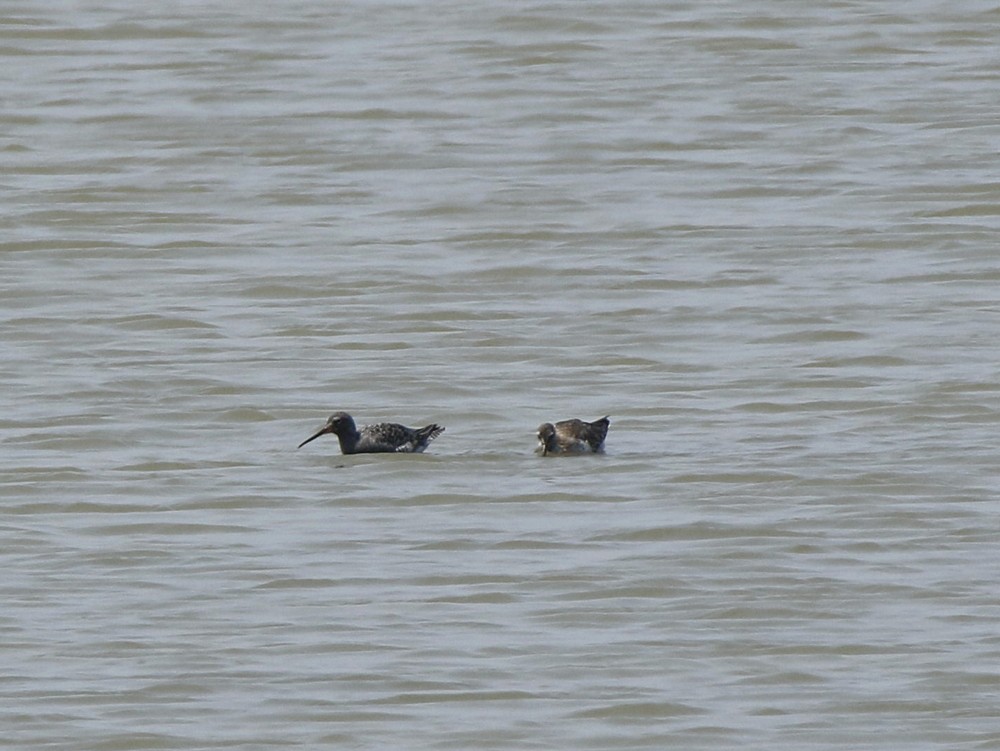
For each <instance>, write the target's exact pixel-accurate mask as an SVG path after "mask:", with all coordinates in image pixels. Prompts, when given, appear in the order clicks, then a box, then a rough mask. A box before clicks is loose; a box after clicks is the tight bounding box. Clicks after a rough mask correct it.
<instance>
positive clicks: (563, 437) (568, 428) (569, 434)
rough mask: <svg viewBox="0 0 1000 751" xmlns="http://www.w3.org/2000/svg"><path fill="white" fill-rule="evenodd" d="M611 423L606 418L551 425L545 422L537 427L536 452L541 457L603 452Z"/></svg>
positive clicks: (565, 421) (564, 421) (566, 421)
mask: <svg viewBox="0 0 1000 751" xmlns="http://www.w3.org/2000/svg"><path fill="white" fill-rule="evenodd" d="M609 425H611V422H610V421H609V420H608V418H607V417H602V418H601V419H600V420H594V421H593V422H584V421H583V420H577V419H572V420H562V421H561V422H557V423H556V424H555V425H553V424H552V423H551V422H545V423H542V424H541V425H539V426H538V450H539V452H541V454H542V456H548V455H549V454H585V453H588V452H591V453H595V454H596V453H600V452H601V451H604V438H605V436H607V434H608V426H609Z"/></svg>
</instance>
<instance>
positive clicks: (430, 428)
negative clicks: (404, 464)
mask: <svg viewBox="0 0 1000 751" xmlns="http://www.w3.org/2000/svg"><path fill="white" fill-rule="evenodd" d="M443 432H444V426H443V425H437V424H435V423H431V424H430V425H425V426H424V427H422V428H420V429H419V430H417V442H418V443H430V442H431V441H433V440H434V439H435V438H437V437H438V436H439V435H441V434H442V433H443Z"/></svg>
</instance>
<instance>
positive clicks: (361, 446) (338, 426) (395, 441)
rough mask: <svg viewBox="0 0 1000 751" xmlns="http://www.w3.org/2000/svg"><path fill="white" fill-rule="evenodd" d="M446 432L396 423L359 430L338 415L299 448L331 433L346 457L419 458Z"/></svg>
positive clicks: (437, 427)
mask: <svg viewBox="0 0 1000 751" xmlns="http://www.w3.org/2000/svg"><path fill="white" fill-rule="evenodd" d="M443 432H444V428H443V427H441V426H440V425H435V424H431V425H426V426H425V427H422V428H408V427H406V426H405V425H399V424H397V423H394V422H380V423H376V424H375V425H362V426H361V430H358V428H357V426H356V425H355V424H354V418H353V417H351V416H350V415H349V414H347V413H346V412H334V413H333V414H332V415H330V419H329V420H327V421H326V425H324V426H323V427H322V428H320V429H319V430H317V431H316V432H315V433H313V434H312V435H311V436H309V437H308V438H306V439H305V440H304V441H302V443H300V444H299V448H302V447H303V446H305V445H306V444H307V443H309V441H314V440H316V439H317V438H319V437H320V436H321V435H326V434H327V433H334V434H336V436H337V438H339V439H340V452H341V453H342V454H376V453H389V452H395V453H408V454H419V453H420V452H421V451H423V450H424V449H425V448H427V444H428V443H430V442H431V441H433V440H434V439H435V438H437V437H438V436H439V435H440V434H441V433H443Z"/></svg>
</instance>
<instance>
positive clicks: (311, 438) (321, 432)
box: [298, 425, 330, 448]
mask: <svg viewBox="0 0 1000 751" xmlns="http://www.w3.org/2000/svg"><path fill="white" fill-rule="evenodd" d="M329 432H330V428H329V427H327V426H326V425H324V426H323V427H322V428H320V429H319V430H317V431H316V432H315V433H314V434H313V435H311V436H309V437H308V438H306V439H305V440H304V441H302V443H300V444H299V445H298V448H302V447H303V446H305V445H306V444H307V443H309V441H315V440H316V439H317V438H319V437H320V436H321V435H326V434H327V433H329Z"/></svg>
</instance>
